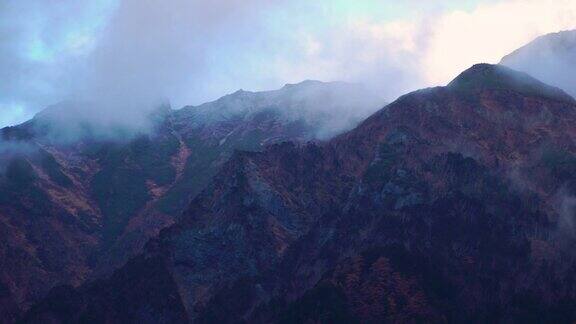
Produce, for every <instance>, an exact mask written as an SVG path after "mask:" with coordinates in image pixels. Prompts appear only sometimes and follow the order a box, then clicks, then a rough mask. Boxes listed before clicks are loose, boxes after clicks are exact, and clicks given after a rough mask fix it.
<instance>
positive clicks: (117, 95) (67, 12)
mask: <svg viewBox="0 0 576 324" xmlns="http://www.w3.org/2000/svg"><path fill="white" fill-rule="evenodd" d="M575 13H576V1H574V0H554V1H551V0H508V1H504V0H502V1H495V0H491V1H481V0H474V1H436V0H433V1H424V0H410V1H405V2H396V1H374V0H354V1H353V0H331V1H328V0H324V1H314V2H310V1H304V0H274V1H265V0H242V1H241V0H212V1H208V0H192V1H190V0H189V1H185V0H164V1H160V0H94V1H72V0H59V1H55V0H28V1H12V2H6V1H4V2H0V39H2V42H0V71H2V73H3V78H5V79H7V80H10V82H3V83H0V124H8V123H13V122H14V121H15V120H22V119H23V118H25V117H29V115H30V114H31V113H33V112H36V111H38V110H40V109H42V108H44V107H45V106H48V105H50V104H54V103H57V102H59V101H62V100H72V101H76V102H85V101H89V102H96V103H97V104H95V105H91V106H92V107H98V108H97V109H95V110H94V109H91V110H89V109H84V112H82V107H75V109H76V110H77V112H75V113H74V114H68V115H71V116H74V117H75V118H76V117H78V118H79V117H81V116H85V118H88V119H93V118H99V119H100V120H103V121H105V122H106V123H118V122H120V123H132V124H134V125H139V124H140V123H141V122H142V116H144V115H145V114H143V112H149V110H150V109H152V108H153V107H155V106H156V105H157V104H158V103H159V102H161V101H162V100H164V99H169V100H170V101H171V102H172V103H173V105H174V106H175V107H181V106H183V105H186V104H200V103H202V102H204V101H207V100H211V99H216V98H217V97H219V96H221V95H223V94H225V93H230V92H233V91H235V90H236V89H239V88H243V89H248V90H265V89H273V88H279V87H281V86H282V85H283V84H285V83H297V82H300V81H302V80H304V79H319V80H323V81H331V80H341V81H350V82H362V83H365V84H367V85H369V86H371V87H372V88H373V89H375V90H377V91H378V93H380V94H381V95H382V96H384V97H385V98H386V99H388V100H393V99H394V98H395V97H397V96H399V95H401V94H403V93H405V92H407V91H410V90H415V89H417V88H421V87H425V86H432V85H439V84H445V83H447V82H448V81H449V80H450V79H451V78H453V77H454V76H456V75H457V74H458V73H459V72H461V71H462V70H463V69H465V68H467V67H469V66H470V65H472V64H474V63H477V62H492V63H496V62H498V61H499V60H500V58H501V57H502V56H504V55H505V54H507V53H509V52H511V51H512V50H513V49H515V48H517V47H519V46H521V45H523V44H524V43H527V42H528V41H530V40H531V39H532V38H534V37H536V36H538V35H540V34H543V33H548V32H553V31H557V30H561V29H568V28H572V27H573V22H574V21H576V20H574V18H576V14H575ZM19 111H20V112H19Z"/></svg>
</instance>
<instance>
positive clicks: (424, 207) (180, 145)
mask: <svg viewBox="0 0 576 324" xmlns="http://www.w3.org/2000/svg"><path fill="white" fill-rule="evenodd" d="M548 37H550V38H551V39H555V38H556V37H557V36H556V35H552V36H548ZM541 42H542V41H541V40H536V41H535V43H534V44H536V45H528V46H527V47H525V48H524V49H520V50H519V51H518V52H515V53H514V54H512V55H511V56H509V57H507V58H505V59H504V60H503V63H505V65H512V63H507V62H512V58H513V57H529V56H530V55H531V54H530V53H533V52H534V51H533V50H531V49H530V48H534V47H537V46H538V45H537V44H539V43H541ZM547 42H548V41H547ZM547 42H546V43H547ZM550 42H553V41H550ZM526 48H528V50H526ZM525 51H527V53H528V54H523V53H524V52H525ZM520 70H523V71H525V72H527V73H528V74H526V73H524V72H519V71H516V70H513V69H511V68H508V67H505V66H504V64H503V65H489V64H477V65H474V66H472V67H471V68H470V69H468V70H466V71H464V72H462V73H461V74H460V75H459V76H457V77H456V78H455V79H454V80H453V81H452V82H450V83H449V84H448V85H446V86H444V87H436V88H429V89H423V90H419V91H415V92H412V93H409V94H407V95H404V96H402V97H400V98H398V99H397V100H396V101H394V102H393V103H391V104H389V105H386V106H384V105H381V106H382V107H380V108H381V109H379V110H378V111H376V112H374V113H372V112H373V111H375V110H376V109H375V108H376V107H377V106H378V99H376V98H375V97H373V96H371V95H369V94H368V93H367V92H365V91H363V90H362V89H361V88H359V87H357V86H354V85H348V84H342V83H329V84H325V83H319V82H313V81H307V82H304V83H301V84H297V85H289V86H286V87H284V88H282V89H280V90H277V91H273V92H264V93H252V92H246V91H239V92H237V93H234V94H231V95H229V96H226V97H223V98H221V99H219V100H217V101H215V102H212V103H208V104H205V105H201V106H198V107H186V108H183V109H181V110H177V111H173V110H171V109H169V108H168V107H164V108H162V109H159V110H158V111H156V112H154V114H153V115H152V116H150V118H152V119H153V121H154V122H153V123H152V124H153V125H154V129H153V131H152V132H151V133H149V134H138V135H135V136H132V137H129V139H127V140H125V141H120V142H119V141H118V140H110V139H109V138H108V137H104V138H99V137H97V136H96V137H95V136H94V132H93V131H91V130H90V129H88V131H86V132H85V133H82V134H81V136H79V138H78V139H75V140H74V141H64V142H58V141H57V139H59V138H61V136H54V134H55V133H54V131H56V134H58V132H59V131H60V127H56V129H55V130H54V129H51V127H52V126H51V125H52V123H51V122H45V120H50V119H49V118H47V117H46V114H49V113H50V112H49V111H48V112H47V113H46V114H42V115H41V116H38V117H37V118H35V119H34V120H32V121H30V122H28V123H25V124H23V125H20V126H17V127H13V128H7V129H4V130H3V132H2V134H3V138H4V142H5V143H9V144H10V145H8V144H7V145H5V147H6V148H5V150H6V152H9V154H5V155H3V158H2V163H1V164H0V165H2V166H3V168H4V169H5V171H4V173H3V176H2V178H1V179H0V200H1V201H0V220H2V221H1V222H0V224H1V227H0V230H1V232H0V233H2V234H1V235H0V238H2V240H3V241H4V242H3V244H2V245H0V246H1V247H0V249H1V250H0V260H1V262H2V264H5V265H9V266H7V267H2V269H1V270H0V271H1V272H0V275H1V277H0V279H1V280H2V281H1V282H0V283H1V285H0V286H1V289H0V311H1V312H2V314H1V316H2V317H3V318H5V319H7V320H8V321H10V320H12V321H15V320H19V321H20V322H23V323H86V322H93V323H187V322H195V323H239V322H240V323H241V322H247V323H253V322H266V323H268V322H278V323H302V322H321V323H354V322H359V323H372V322H423V321H426V322H463V321H474V322H494V321H499V322H572V321H573V320H574V319H576V259H575V256H574V254H573V252H572V250H573V249H572V246H573V243H574V242H575V239H576V227H575V226H574V224H575V223H574V217H575V216H576V215H575V208H576V178H574V175H575V174H576V141H575V140H576V126H575V125H576V100H575V99H574V98H573V97H572V96H570V95H569V94H568V93H571V92H570V91H571V90H570V88H569V85H570V83H562V84H556V85H560V86H561V87H562V88H564V89H565V90H566V91H564V90H561V89H560V88H557V87H554V86H551V85H548V84H547V83H544V82H542V81H539V80H538V79H536V78H533V77H532V76H530V75H529V74H531V71H527V69H520ZM572 70H573V69H572ZM327 93H328V94H327ZM351 93H354V95H351ZM338 96H339V97H338ZM303 98H305V99H303ZM318 105H324V107H323V108H322V109H320V110H318V109H314V107H317V106H318ZM362 107H363V109H360V108H362ZM59 111H62V110H59ZM63 111H66V109H64V110H63ZM335 112H355V113H354V114H351V115H346V116H345V118H344V119H342V117H343V116H342V115H341V114H337V115H334V113H335ZM371 113H372V114H371ZM370 114H371V115H370ZM368 115H370V116H369V117H368ZM364 117H367V118H365V119H364ZM361 120H362V121H361ZM83 129H84V128H83ZM84 130H85V129H84ZM334 130H336V131H334ZM344 130H347V131H346V132H343V133H340V134H338V133H339V132H342V131H344ZM75 133H77V132H75ZM65 137H68V136H65ZM15 147H17V149H16V148H15Z"/></svg>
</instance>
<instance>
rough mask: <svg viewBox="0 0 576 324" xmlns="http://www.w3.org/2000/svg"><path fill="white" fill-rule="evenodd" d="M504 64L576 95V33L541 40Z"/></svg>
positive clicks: (550, 36)
mask: <svg viewBox="0 0 576 324" xmlns="http://www.w3.org/2000/svg"><path fill="white" fill-rule="evenodd" d="M501 63H502V64H504V65H506V66H509V67H511V68H514V69H517V70H520V71H524V72H527V73H528V74H530V75H532V76H534V77H535V78H537V79H539V80H541V81H543V82H545V83H548V84H550V85H553V86H556V87H559V88H562V89H563V90H565V91H566V92H568V93H569V94H571V95H572V96H576V31H566V32H561V33H555V34H550V35H545V36H542V37H539V38H538V39H536V40H535V41H533V42H531V43H530V44H528V45H526V46H524V47H522V48H520V49H519V50H517V51H515V52H514V53H512V54H510V55H508V56H506V57H505V58H504V59H503V60H502V62H501Z"/></svg>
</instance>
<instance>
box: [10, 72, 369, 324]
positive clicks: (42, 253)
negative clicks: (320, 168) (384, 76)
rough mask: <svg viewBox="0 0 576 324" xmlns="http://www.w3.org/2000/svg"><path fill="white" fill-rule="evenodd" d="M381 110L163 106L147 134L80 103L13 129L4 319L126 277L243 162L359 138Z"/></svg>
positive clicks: (226, 102) (299, 89) (275, 95)
mask: <svg viewBox="0 0 576 324" xmlns="http://www.w3.org/2000/svg"><path fill="white" fill-rule="evenodd" d="M376 102H377V101H376V100H375V99H374V97H373V96H370V95H369V94H368V93H367V92H365V91H364V90H363V89H362V88H361V87H359V86H356V85H351V84H345V83H321V82H313V81H307V82H304V83H301V84H297V85H288V86H286V87H284V88H282V89H280V90H277V91H269V92H246V91H239V92H237V93H234V94H231V95H228V96H226V97H223V98H221V99H219V100H217V101H215V102H212V103H207V104H204V105H202V106H198V107H185V108H183V109H180V110H172V109H170V107H168V106H163V107H161V108H159V109H157V110H156V111H154V112H153V114H151V115H150V116H149V117H148V119H147V125H148V126H147V128H146V129H145V130H141V131H139V132H134V130H126V129H123V128H112V127H103V126H102V125H99V124H95V123H90V120H83V119H81V118H79V117H78V116H76V115H74V114H75V113H76V109H78V107H76V106H74V105H73V104H72V103H64V104H61V105H58V106H55V107H51V108H49V109H47V110H46V111H45V112H43V113H40V114H38V115H37V116H36V117H35V118H34V119H33V120H31V121H29V122H27V123H25V124H22V125H20V126H16V127H9V128H5V129H3V130H2V131H1V141H0V152H2V155H1V156H0V264H3V266H2V267H0V268H1V269H0V311H1V312H6V315H4V313H1V314H0V317H2V318H7V317H9V316H11V317H13V314H14V313H15V312H17V311H15V310H17V309H18V307H16V308H15V307H14V305H17V306H19V307H20V308H23V309H26V308H27V307H28V306H29V305H30V303H31V302H33V301H35V300H37V299H38V298H40V297H42V296H44V295H45V293H46V292H47V291H48V290H49V289H50V288H52V287H54V286H55V285H61V284H70V285H74V286H76V285H79V284H81V283H83V282H85V281H86V280H87V279H91V278H97V277H98V276H100V275H104V274H108V273H109V272H111V271H112V270H114V269H115V268H117V267H119V266H121V265H123V264H124V263H125V262H126V261H127V260H128V259H129V258H130V257H132V256H133V255H134V254H136V253H138V252H140V251H141V249H142V247H143V245H144V244H145V242H146V241H147V240H148V239H149V238H150V237H152V236H154V235H156V234H157V233H158V231H159V230H160V229H162V228H164V227H166V226H169V225H171V224H172V223H173V222H174V221H175V220H176V219H177V217H178V216H179V215H180V214H181V213H182V211H183V210H184V209H185V208H186V207H187V206H188V205H189V202H190V201H191V200H192V199H193V198H194V197H195V196H196V195H197V194H198V193H199V192H200V191H201V190H202V189H204V187H205V186H206V185H207V184H208V183H209V182H210V181H211V179H212V177H213V176H214V175H215V174H216V173H217V172H218V170H219V169H220V168H221V166H222V165H223V164H224V163H225V162H226V161H227V160H228V159H229V158H230V156H231V155H232V154H233V152H234V151H235V150H244V151H259V150H261V149H262V148H263V147H264V146H265V145H267V144H270V143H275V142H278V141H284V140H293V141H309V140H315V139H317V138H325V137H326V136H331V135H332V134H329V133H328V132H327V130H328V129H334V127H333V126H334V123H340V124H339V125H340V127H341V128H339V129H340V130H343V129H344V128H346V127H348V128H350V127H352V126H353V125H354V124H355V123H357V122H358V121H359V120H361V119H362V118H363V117H364V116H366V114H368V112H369V111H374V110H376V108H377V106H376V105H377V104H376ZM319 103H323V104H324V105H325V106H323V107H320V108H316V107H317V106H318V104H319ZM342 111H351V112H353V113H352V114H350V115H348V116H342V115H338V114H337V112H342ZM79 115H80V116H82V115H81V114H79ZM4 309H6V311H5V310H4Z"/></svg>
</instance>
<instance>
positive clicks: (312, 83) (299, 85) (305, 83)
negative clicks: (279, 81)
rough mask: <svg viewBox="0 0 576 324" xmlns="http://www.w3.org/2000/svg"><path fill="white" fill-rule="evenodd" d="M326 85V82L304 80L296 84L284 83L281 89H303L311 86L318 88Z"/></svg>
mask: <svg viewBox="0 0 576 324" xmlns="http://www.w3.org/2000/svg"><path fill="white" fill-rule="evenodd" d="M323 84H327V83H326V82H322V81H318V80H304V81H301V82H298V83H286V84H285V85H284V87H283V88H286V89H287V88H303V87H311V86H318V85H323Z"/></svg>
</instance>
